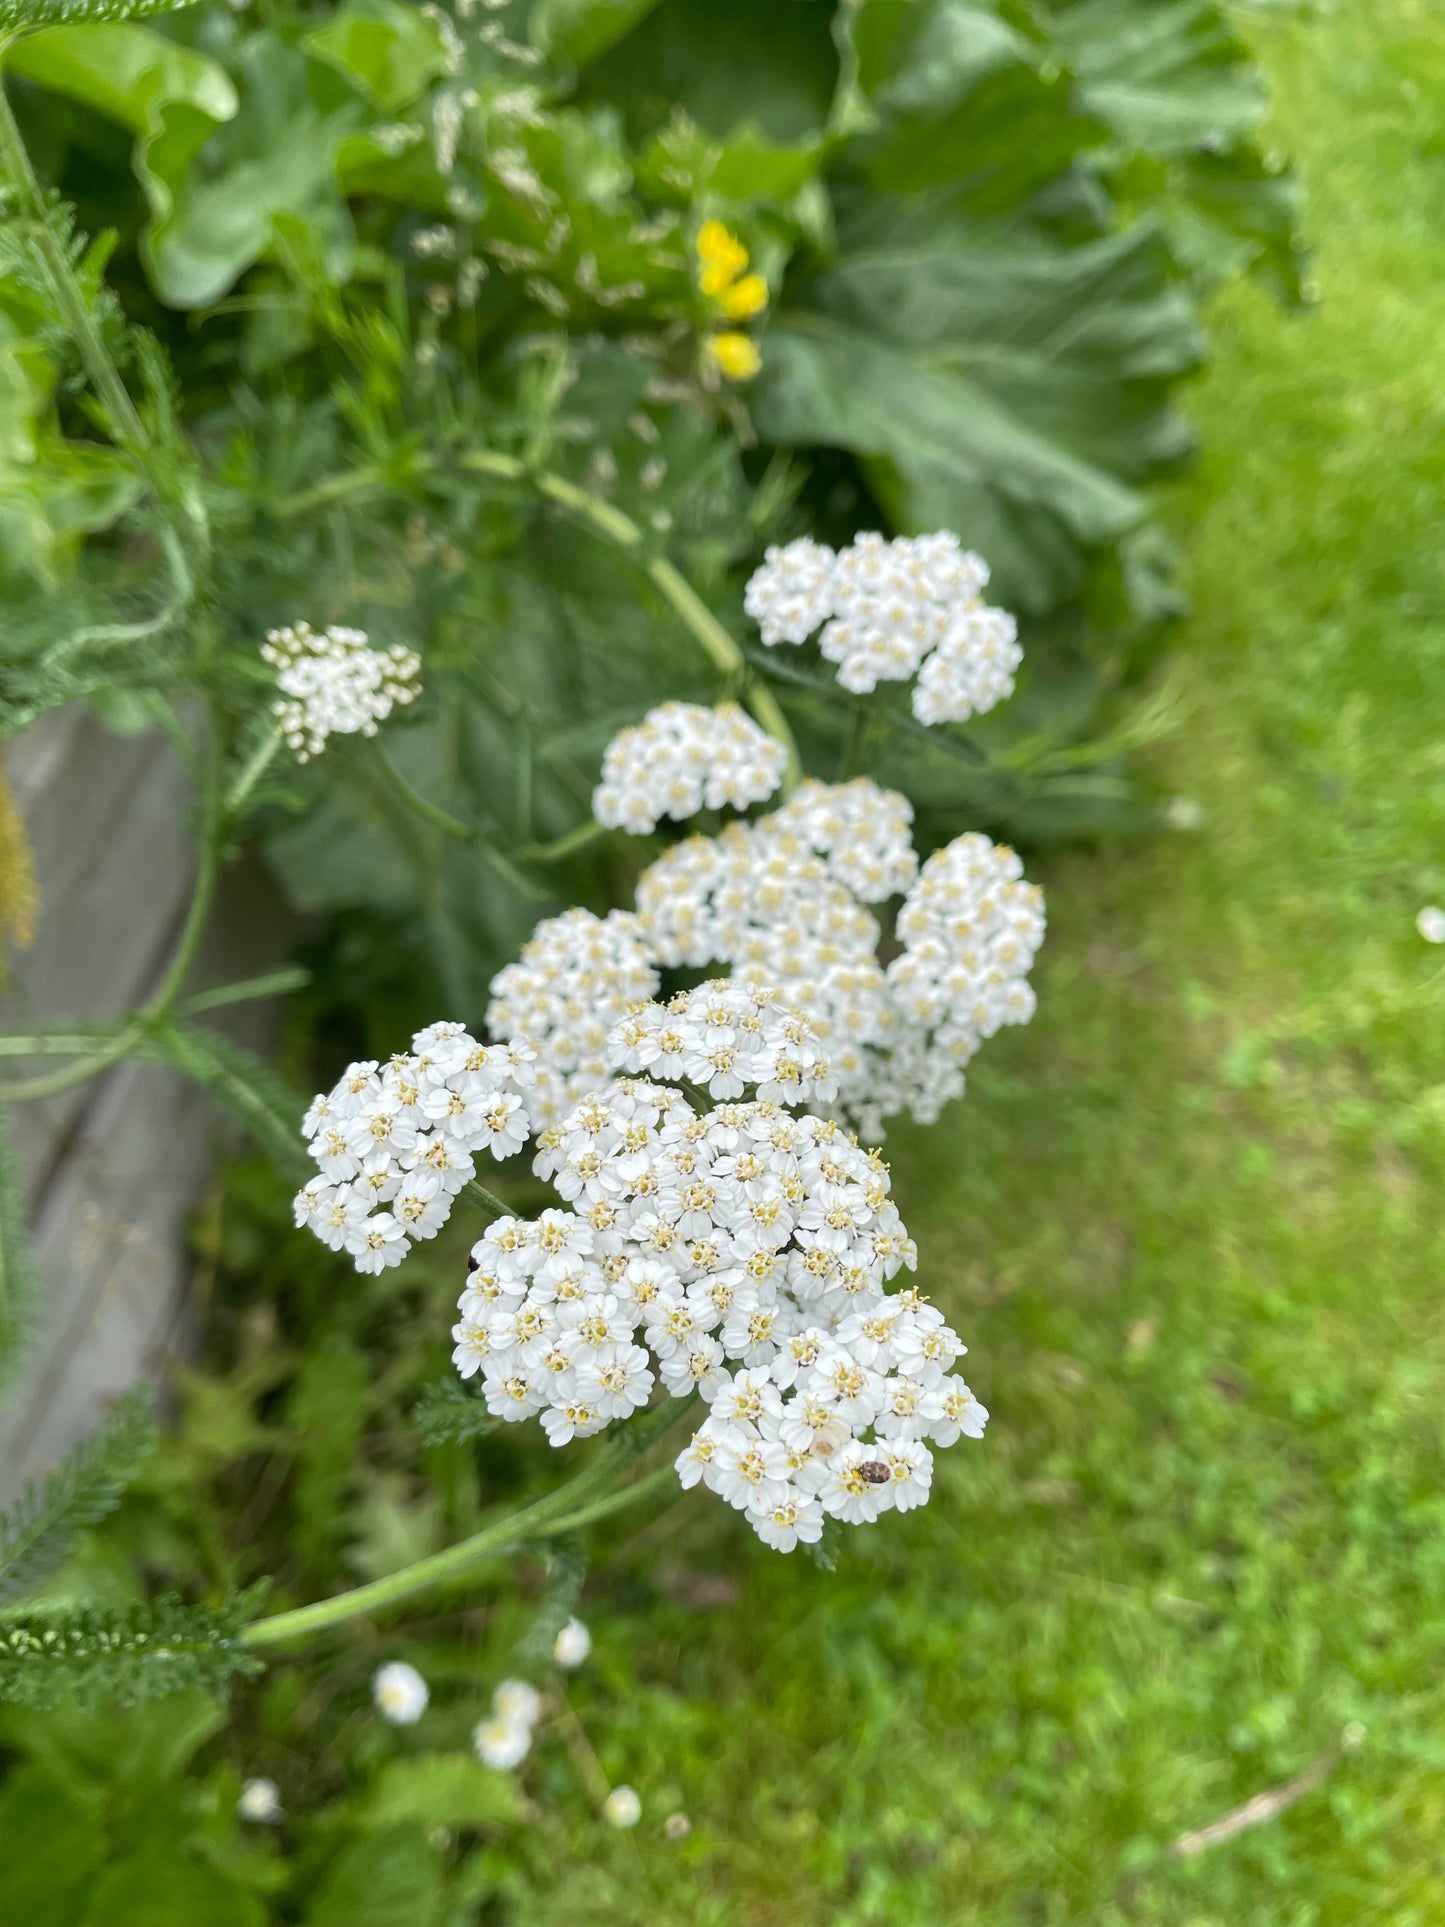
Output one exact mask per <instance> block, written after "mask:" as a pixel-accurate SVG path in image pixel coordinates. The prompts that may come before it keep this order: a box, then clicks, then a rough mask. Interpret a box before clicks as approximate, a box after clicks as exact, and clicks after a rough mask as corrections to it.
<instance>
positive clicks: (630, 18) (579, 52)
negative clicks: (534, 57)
mask: <svg viewBox="0 0 1445 1927" xmlns="http://www.w3.org/2000/svg"><path fill="white" fill-rule="evenodd" d="M656 5H657V0H535V4H534V5H533V7H532V18H531V22H530V34H531V41H532V45H533V46H534V47H536V48H537V49H538V50H539V51H540V52H542V53H544V54H546V56H547V58H548V59H549V60H556V61H573V62H575V63H576V64H577V65H578V66H583V65H585V64H586V62H587V61H589V60H596V58H597V57H598V55H599V54H604V53H606V51H607V49H608V48H609V47H612V46H615V45H616V43H617V42H618V41H619V40H621V39H622V37H623V35H624V34H628V33H631V31H632V29H633V28H634V27H635V26H636V25H637V23H638V21H639V20H642V19H644V18H645V17H646V16H647V15H648V14H649V13H651V12H652V10H653V8H654V7H655V6H656Z"/></svg>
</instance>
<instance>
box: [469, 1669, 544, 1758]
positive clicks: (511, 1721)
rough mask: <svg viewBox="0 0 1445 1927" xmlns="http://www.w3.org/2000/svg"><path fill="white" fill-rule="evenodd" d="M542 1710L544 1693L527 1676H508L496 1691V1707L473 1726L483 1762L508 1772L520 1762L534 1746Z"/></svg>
mask: <svg viewBox="0 0 1445 1927" xmlns="http://www.w3.org/2000/svg"><path fill="white" fill-rule="evenodd" d="M541 1713H542V1695H541V1694H540V1693H539V1692H538V1691H537V1689H536V1687H535V1686H529V1685H528V1684H527V1682H526V1680H524V1679H504V1680H503V1681H502V1682H501V1684H500V1685H499V1686H498V1687H497V1690H496V1692H495V1693H493V1695H492V1711H491V1716H490V1718H488V1719H485V1720H481V1721H479V1722H478V1724H477V1725H476V1726H475V1727H474V1728H473V1730H472V1746H473V1749H474V1751H475V1752H476V1756H477V1758H478V1759H479V1760H480V1761H481V1763H482V1765H483V1766H490V1767H495V1768H497V1770H498V1771H499V1772H506V1771H508V1770H509V1769H510V1768H512V1767H514V1766H520V1765H521V1764H522V1762H523V1760H525V1759H526V1757H527V1755H528V1754H529V1753H530V1752H531V1750H532V1732H533V1729H534V1728H535V1726H536V1724H537V1721H538V1719H539V1718H540V1717H541Z"/></svg>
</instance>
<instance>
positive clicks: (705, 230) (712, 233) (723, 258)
mask: <svg viewBox="0 0 1445 1927" xmlns="http://www.w3.org/2000/svg"><path fill="white" fill-rule="evenodd" d="M697 258H698V260H699V261H700V262H701V263H702V272H701V273H700V274H699V276H698V285H699V287H701V289H702V291H703V293H704V294H706V295H714V296H715V295H720V294H721V293H722V292H723V290H724V289H725V288H730V287H731V286H732V284H733V282H734V281H736V280H737V278H738V276H739V275H740V274H741V273H742V271H743V269H744V268H745V267H746V266H747V265H748V251H747V249H746V248H745V247H744V246H743V244H742V242H741V241H740V240H739V239H738V237H737V236H736V235H735V234H734V233H733V232H732V231H731V230H730V229H729V228H725V227H724V226H723V224H722V222H721V221H704V222H703V224H702V226H701V228H700V229H699V230H698V236H697Z"/></svg>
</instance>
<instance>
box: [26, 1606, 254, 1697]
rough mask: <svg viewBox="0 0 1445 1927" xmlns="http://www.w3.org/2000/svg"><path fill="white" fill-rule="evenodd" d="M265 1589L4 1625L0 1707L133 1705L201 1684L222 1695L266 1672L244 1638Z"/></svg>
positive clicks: (85, 1612) (99, 1608)
mask: <svg viewBox="0 0 1445 1927" xmlns="http://www.w3.org/2000/svg"><path fill="white" fill-rule="evenodd" d="M264 1590H265V1588H264V1586H253V1587H251V1588H249V1589H248V1590H247V1591H245V1592H241V1593H235V1594H232V1596H231V1597H230V1598H229V1599H227V1600H225V1601H224V1602H223V1603H222V1604H221V1605H219V1606H206V1605H188V1604H187V1603H186V1602H185V1601H184V1600H183V1599H181V1598H180V1597H179V1596H178V1595H176V1594H174V1593H172V1594H167V1595H166V1596H165V1597H163V1598H160V1599H156V1600H150V1601H146V1602H144V1603H142V1604H139V1605H135V1606H128V1607H125V1608H122V1609H121V1610H119V1611H117V1610H113V1609H111V1608H105V1607H91V1608H86V1609H85V1610H84V1611H81V1612H76V1613H67V1614H65V1615H63V1616H61V1617H57V1618H53V1619H52V1618H40V1617H29V1618H26V1619H23V1620H16V1621H11V1622H10V1623H9V1624H7V1625H5V1626H4V1627H0V1700H10V1701H12V1702H13V1703H14V1704H15V1705H18V1706H38V1707H46V1706H53V1705H55V1704H57V1702H58V1701H60V1700H61V1699H63V1698H64V1697H65V1696H66V1695H68V1694H73V1695H74V1697H75V1698H76V1699H77V1700H79V1701H80V1702H81V1704H82V1705H92V1706H93V1705H101V1704H112V1705H120V1706H131V1705H134V1704H135V1703H136V1701H138V1700H142V1699H164V1698H166V1697H167V1696H169V1695H170V1694H172V1693H180V1692H185V1691H188V1690H190V1689H192V1688H197V1687H199V1688H201V1689H202V1690H204V1691H209V1692H224V1691H225V1689H226V1688H227V1687H228V1686H229V1684H230V1682H231V1681H232V1680H233V1679H238V1678H243V1677H245V1676H247V1675H249V1674H253V1673H256V1672H259V1671H260V1667H261V1662H260V1661H259V1660H258V1659H257V1658H256V1657H255V1656H254V1654H252V1653H250V1652H249V1651H248V1650H247V1649H246V1647H245V1646H244V1645H243V1644H242V1639H241V1634H242V1631H243V1629H244V1627H245V1626H246V1625H247V1624H248V1623H249V1621H250V1620H252V1619H254V1618H255V1616H256V1610H257V1607H258V1606H259V1605H260V1602H261V1597H262V1594H263V1592H264Z"/></svg>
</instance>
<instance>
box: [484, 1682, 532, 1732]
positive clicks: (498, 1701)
mask: <svg viewBox="0 0 1445 1927" xmlns="http://www.w3.org/2000/svg"><path fill="white" fill-rule="evenodd" d="M492 1711H493V1712H494V1713H495V1714H496V1716H497V1718H498V1719H499V1720H511V1721H512V1722H513V1724H514V1725H518V1726H535V1725H536V1724H537V1717H538V1715H539V1714H540V1713H541V1711H542V1695H541V1694H540V1693H539V1692H538V1691H537V1689H536V1687H535V1686H529V1685H528V1684H527V1682H526V1680H524V1679H504V1680H502V1681H501V1682H500V1684H499V1685H498V1687H497V1690H496V1691H495V1692H494V1693H493V1694H492Z"/></svg>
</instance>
